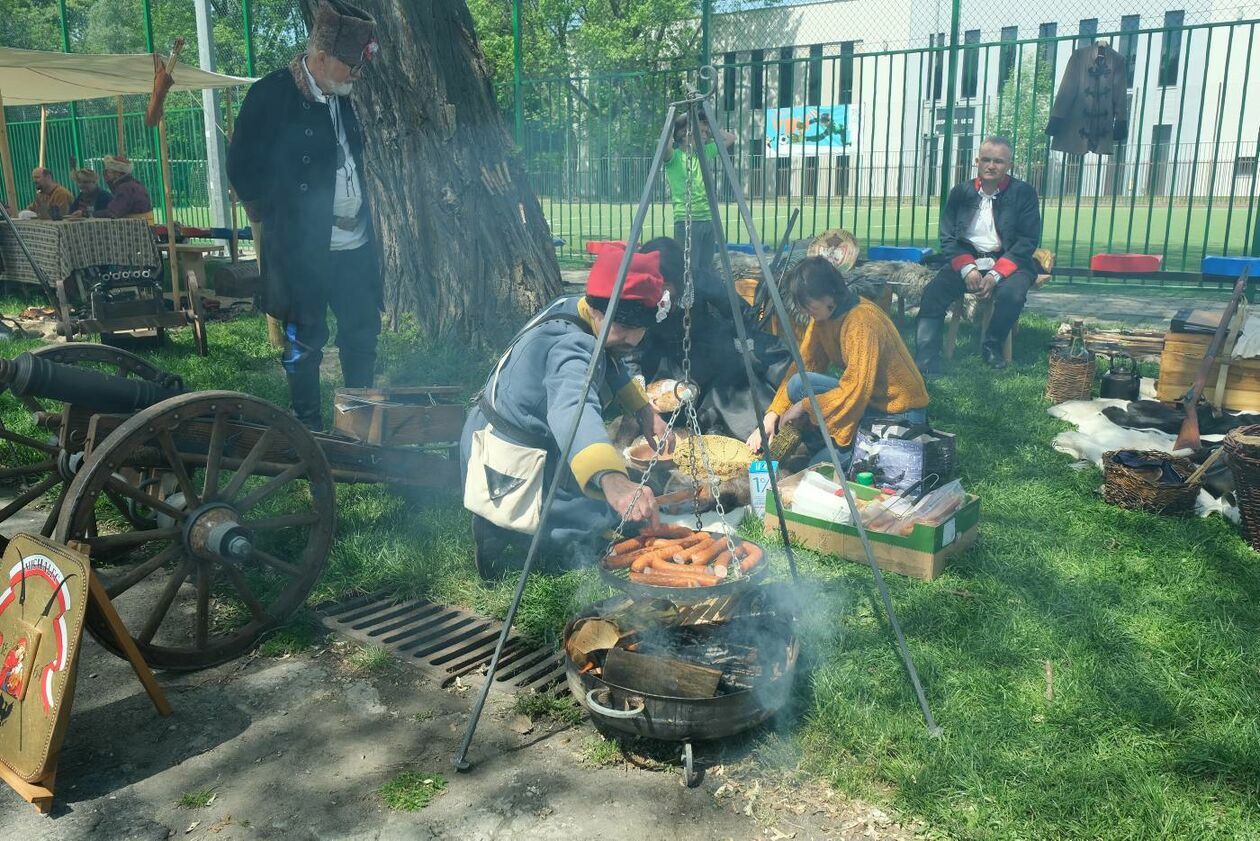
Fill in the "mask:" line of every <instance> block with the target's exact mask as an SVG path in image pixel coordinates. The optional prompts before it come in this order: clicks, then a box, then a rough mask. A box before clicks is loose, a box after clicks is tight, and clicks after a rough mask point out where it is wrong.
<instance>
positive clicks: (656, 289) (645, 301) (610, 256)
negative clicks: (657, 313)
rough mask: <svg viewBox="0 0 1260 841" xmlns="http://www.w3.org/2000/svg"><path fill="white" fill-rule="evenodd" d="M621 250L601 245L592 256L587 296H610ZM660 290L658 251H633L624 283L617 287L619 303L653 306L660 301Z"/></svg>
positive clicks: (620, 257)
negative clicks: (592, 263) (600, 248)
mask: <svg viewBox="0 0 1260 841" xmlns="http://www.w3.org/2000/svg"><path fill="white" fill-rule="evenodd" d="M625 253H626V252H625V250H623V249H619V248H605V249H604V250H603V251H602V252H601V253H600V255H599V256H598V257H596V258H595V265H593V266H591V274H590V276H589V277H587V278H586V296H587V297H588V298H596V299H601V300H605V301H606V300H608V299H609V298H611V297H612V293H613V286H614V285H615V284H616V282H617V269H619V268H620V267H621V260H622V258H623V257H624V256H625ZM664 290H665V279H664V278H663V277H662V276H661V255H660V253H659V252H657V251H652V252H649V253H647V254H639V253H636V254H635V255H634V256H633V257H631V258H630V270H629V271H628V272H627V273H626V283H625V286H623V287H622V290H621V305H625V304H634V305H637V306H638V307H642V308H646V309H653V310H654V309H656V305H657V304H659V303H660V302H661V296H662V295H663V294H664ZM618 309H620V306H619V307H618Z"/></svg>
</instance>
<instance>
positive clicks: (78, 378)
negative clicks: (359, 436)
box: [0, 344, 458, 670]
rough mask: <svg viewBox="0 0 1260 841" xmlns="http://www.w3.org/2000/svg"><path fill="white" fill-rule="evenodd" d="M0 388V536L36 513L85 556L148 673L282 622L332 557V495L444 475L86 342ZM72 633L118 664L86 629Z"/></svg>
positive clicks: (418, 455)
mask: <svg viewBox="0 0 1260 841" xmlns="http://www.w3.org/2000/svg"><path fill="white" fill-rule="evenodd" d="M6 391H7V392H8V393H9V394H11V395H12V397H14V398H16V399H17V400H18V401H19V402H20V403H21V404H22V406H23V407H24V409H25V410H26V414H25V416H24V418H23V420H24V423H23V424H21V425H16V424H15V425H14V426H17V427H18V428H9V427H6V426H5V425H4V424H3V423H2V422H0V465H2V466H0V483H18V488H17V493H16V495H15V496H14V497H13V499H12V500H11V501H9V502H8V503H7V505H5V506H4V507H3V508H0V523H3V522H4V521H5V520H7V519H9V518H10V517H13V516H16V515H17V514H18V513H19V512H22V511H24V510H26V509H32V508H34V507H36V506H42V505H44V504H48V506H49V507H48V512H47V514H46V515H43V512H42V510H41V512H40V513H41V515H42V527H41V528H40V531H41V533H42V534H43V535H45V536H49V537H52V538H54V539H56V540H58V541H61V542H63V543H75V544H77V545H79V546H80V547H83V548H84V549H85V551H87V552H88V554H89V556H90V557H91V559H92V562H93V566H94V568H95V569H96V571H97V573H98V574H99V575H100V577H101V579H102V583H103V584H104V588H105V591H106V593H107V594H108V595H109V597H110V599H111V601H112V602H113V603H114V604H115V606H116V607H117V609H118V611H119V613H120V615H121V616H122V618H123V621H124V623H125V624H126V626H127V628H128V632H129V633H130V634H131V635H132V636H133V637H134V638H135V639H136V643H137V645H138V647H139V649H140V652H141V653H142V655H143V656H144V658H145V661H146V662H147V663H148V664H149V665H150V666H152V667H154V668H163V669H182V670H188V669H199V668H205V667H208V666H213V665H216V664H219V663H222V662H225V661H227V660H230V659H232V658H234V657H237V656H239V655H241V654H243V653H244V652H246V651H248V650H249V649H250V648H252V647H253V645H254V644H255V643H256V642H257V641H258V639H259V638H260V637H261V636H262V635H264V634H265V633H267V632H268V631H270V630H272V629H274V628H276V627H277V626H279V625H281V624H283V623H284V622H285V621H286V620H287V619H288V618H289V617H290V616H292V615H293V613H294V612H295V611H296V610H297V609H298V608H299V607H300V606H301V605H302V603H303V601H304V600H305V599H306V597H307V596H308V595H309V594H310V592H311V589H312V588H313V587H314V585H315V583H316V582H317V581H318V580H319V577H320V574H321V573H322V571H323V569H324V566H325V564H326V563H327V560H328V555H329V552H330V550H331V548H332V541H333V536H334V530H335V523H336V483H337V482H399V483H405V484H409V485H419V486H427V487H445V486H450V485H451V484H453V483H454V482H455V481H457V478H458V465H457V464H456V463H454V462H453V461H451V460H450V459H448V458H446V457H445V456H444V455H443V454H441V453H437V452H433V451H426V450H421V449H416V448H411V447H382V446H375V445H371V444H364V443H361V442H357V441H350V440H346V439H344V438H339V437H336V436H332V435H325V434H319V433H312V432H310V431H309V430H307V429H306V428H305V427H303V426H302V425H301V424H300V423H298V422H297V421H296V419H294V418H293V417H292V415H290V414H289V413H288V412H287V411H285V410H283V409H281V408H280V407H278V406H276V405H274V404H272V403H269V402H267V401H266V400H262V399H260V398H258V397H254V396H251V395H247V394H242V393H238V392H231V391H189V390H186V388H185V386H184V384H183V383H182V382H181V381H180V380H179V378H178V377H175V376H173V375H171V374H169V373H167V372H164V371H162V370H160V369H158V368H156V367H155V366H153V365H152V364H150V363H148V362H147V361H145V360H143V359H141V358H139V357H136V356H134V355H132V354H130V353H127V352H125V351H121V350H118V349H115V348H109V347H105V346H101V345H90V344H67V345H60V346H50V347H46V348H42V349H40V350H37V351H34V352H32V353H29V354H22V355H20V356H18V357H17V358H15V359H13V360H2V359H0V396H3V394H4V393H5V392H6ZM87 624H88V629H89V631H90V632H91V633H92V634H93V636H94V637H96V639H97V640H98V641H100V642H101V643H102V644H103V645H104V646H105V647H106V648H109V649H110V650H112V651H114V652H115V653H118V652H119V648H118V644H117V642H116V641H115V640H114V639H113V637H112V635H111V633H110V631H109V630H108V628H107V626H106V625H105V624H104V622H102V621H101V620H100V617H94V616H93V615H92V613H89V615H88V619H87Z"/></svg>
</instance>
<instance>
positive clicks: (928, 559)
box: [765, 483, 980, 581]
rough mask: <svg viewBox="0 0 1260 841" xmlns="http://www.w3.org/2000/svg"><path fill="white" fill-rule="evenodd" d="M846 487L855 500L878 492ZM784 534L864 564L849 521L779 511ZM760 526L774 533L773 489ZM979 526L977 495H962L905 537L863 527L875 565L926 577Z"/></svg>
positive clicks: (960, 548)
mask: <svg viewBox="0 0 1260 841" xmlns="http://www.w3.org/2000/svg"><path fill="white" fill-rule="evenodd" d="M849 489H850V490H851V491H852V492H853V495H854V496H855V497H856V498H858V499H871V498H872V497H874V496H875V494H877V493H878V491H877V490H875V489H874V488H868V487H865V486H864V485H858V484H854V483H850V484H849ZM783 516H784V519H786V520H787V527H788V533H789V534H791V535H792V537H793V538H795V539H796V540H798V541H800V543H801V545H803V546H806V547H808V548H810V549H813V550H815V551H817V552H823V553H825V554H828V555H837V556H839V557H841V558H844V559H846V560H850V561H854V562H856V563H863V564H864V563H866V553H865V552H863V551H862V541H861V539H860V538H859V537H858V533H857V528H856V527H855V526H853V525H851V524H850V525H845V524H841V523H833V522H829V521H827V520H818V519H815V518H813V517H806V516H804V515H802V514H795V513H793V512H791V511H785V512H784V514H783ZM765 525H766V529H768V530H770V531H773V532H776V533H777V532H778V529H779V505H778V500H777V499H775V497H774V494H767V496H766V518H765ZM979 525H980V497H978V496H975V495H974V494H967V502H966V504H965V505H963V507H962V508H960V509H958V510H957V511H956V512H954V515H953V516H952V517H950V518H949V519H948V520H946V521H945V522H943V523H941V524H940V525H939V526H928V525H924V524H922V523H915V525H914V530H913V531H912V532H910V534H909V535H907V536H906V537H902V536H901V535H895V534H884V533H883V532H874V531H869V530H868V531H867V532H866V536H867V538H868V539H869V540H870V543H871V549H872V551H874V553H875V562H876V563H877V564H879V568H880V569H882V570H885V571H890V572H899V573H901V574H902V575H909V576H913V577H914V578H922V579H924V580H925V581H931V580H932V579H934V578H937V577H938V576H940V574H941V573H942V572H943V571H944V570H945V565H946V563H948V562H949V559H950V558H952V557H953V556H955V555H957V554H958V553H959V552H962V551H964V550H965V549H967V548H968V547H970V546H971V545H972V544H973V543H975V542H976V533H977V531H978V530H979Z"/></svg>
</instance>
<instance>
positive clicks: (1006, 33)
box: [997, 26, 1019, 90]
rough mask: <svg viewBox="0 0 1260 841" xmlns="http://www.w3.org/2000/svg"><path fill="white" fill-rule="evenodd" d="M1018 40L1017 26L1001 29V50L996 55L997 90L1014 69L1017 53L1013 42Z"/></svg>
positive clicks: (1017, 49) (1017, 48) (1017, 50)
mask: <svg viewBox="0 0 1260 841" xmlns="http://www.w3.org/2000/svg"><path fill="white" fill-rule="evenodd" d="M1018 40H1019V27H1018V26H1004V27H1002V49H1001V51H1000V52H999V53H998V80H997V81H998V90H1001V89H1002V85H1005V84H1006V80H1007V79H1009V78H1010V77H1011V71H1012V70H1014V69H1015V57H1016V55H1017V54H1018V53H1019V47H1018V46H1016V44H1015V42H1016V41H1018Z"/></svg>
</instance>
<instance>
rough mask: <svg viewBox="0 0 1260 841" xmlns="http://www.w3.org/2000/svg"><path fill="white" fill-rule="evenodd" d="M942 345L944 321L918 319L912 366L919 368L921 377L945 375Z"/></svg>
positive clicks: (940, 319)
mask: <svg viewBox="0 0 1260 841" xmlns="http://www.w3.org/2000/svg"><path fill="white" fill-rule="evenodd" d="M944 343H945V319H943V318H920V319H919V320H918V321H917V322H915V337H914V345H915V355H914V364H916V365H918V366H919V373H921V374H922V375H923V376H925V377H933V376H938V375H940V374H943V373H945V360H944V358H943V357H942V355H941V354H942V346H943V345H944Z"/></svg>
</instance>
